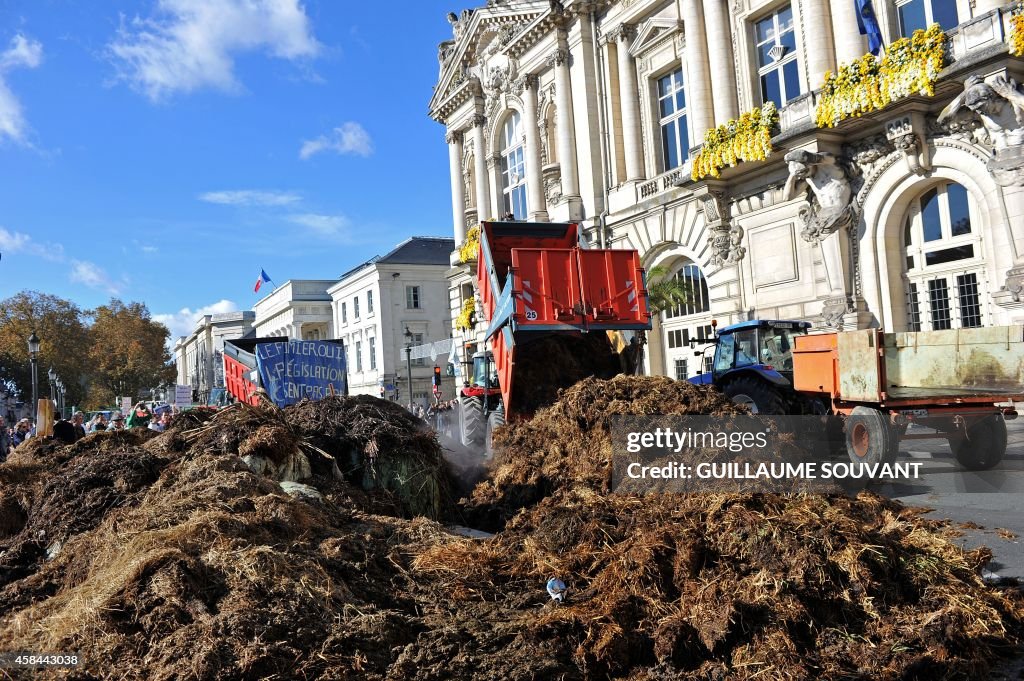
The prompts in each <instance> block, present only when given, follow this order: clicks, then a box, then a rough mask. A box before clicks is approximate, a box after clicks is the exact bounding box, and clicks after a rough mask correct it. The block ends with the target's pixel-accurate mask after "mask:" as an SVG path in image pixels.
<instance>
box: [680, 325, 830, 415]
mask: <svg viewBox="0 0 1024 681" xmlns="http://www.w3.org/2000/svg"><path fill="white" fill-rule="evenodd" d="M809 328H811V324H810V323H809V322H800V321H781V320H765V319H755V320H751V321H747V322H740V323H738V324H732V325H730V326H726V327H725V328H723V329H721V330H719V331H718V333H717V338H716V339H715V342H714V348H715V355H714V360H713V361H712V363H711V371H710V372H708V373H704V374H700V375H698V376H694V377H693V378H691V379H690V382H691V383H696V384H698V385H709V384H711V385H716V386H719V387H720V388H722V390H723V391H724V392H725V394H726V395H729V396H730V397H732V398H733V400H734V401H736V402H739V403H742V404H745V405H747V406H748V407H750V408H751V410H752V411H754V412H755V413H757V412H768V413H782V412H781V411H779V409H780V405H779V404H777V402H779V401H780V400H779V399H777V397H779V395H778V391H780V390H782V391H785V392H790V391H791V390H792V385H793V348H794V347H795V338H796V337H797V336H802V335H805V334H806V333H807V330H808V329H809ZM698 354H699V353H698Z"/></svg>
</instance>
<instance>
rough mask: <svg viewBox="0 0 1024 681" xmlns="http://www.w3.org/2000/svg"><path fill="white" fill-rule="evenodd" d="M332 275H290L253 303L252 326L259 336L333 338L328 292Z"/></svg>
mask: <svg viewBox="0 0 1024 681" xmlns="http://www.w3.org/2000/svg"><path fill="white" fill-rule="evenodd" d="M334 282H335V280H334V279H295V280H292V279H289V280H288V281H286V282H285V283H284V284H282V285H281V286H279V287H277V288H275V289H274V290H273V291H272V292H271V293H270V294H269V295H267V296H266V297H264V298H263V299H261V300H260V301H259V302H257V303H256V305H254V306H253V311H254V312H255V313H256V321H255V323H254V327H255V329H256V335H257V336H259V337H260V338H265V337H268V336H287V337H288V338H290V339H292V340H327V339H330V338H334V337H335V336H334V333H335V327H334V325H333V321H332V315H331V296H330V294H328V293H327V289H328V288H330V287H331V285H333V284H334Z"/></svg>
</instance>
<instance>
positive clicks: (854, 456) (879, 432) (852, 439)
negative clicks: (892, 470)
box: [846, 407, 900, 464]
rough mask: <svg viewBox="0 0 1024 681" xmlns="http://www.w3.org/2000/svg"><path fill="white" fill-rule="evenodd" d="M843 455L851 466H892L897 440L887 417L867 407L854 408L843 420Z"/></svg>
mask: <svg viewBox="0 0 1024 681" xmlns="http://www.w3.org/2000/svg"><path fill="white" fill-rule="evenodd" d="M846 453H847V455H848V456H849V457H850V461H852V462H853V463H863V464H875V463H881V464H885V463H893V462H894V461H896V457H897V456H898V455H899V453H900V437H899V433H898V432H897V430H896V428H895V427H894V426H893V424H892V422H890V421H889V417H888V416H886V415H885V414H883V413H882V412H880V411H878V410H877V409H872V408H871V407H854V408H853V413H852V414H850V416H849V418H847V419H846Z"/></svg>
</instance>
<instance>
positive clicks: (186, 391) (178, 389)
mask: <svg viewBox="0 0 1024 681" xmlns="http://www.w3.org/2000/svg"><path fill="white" fill-rule="evenodd" d="M174 404H175V405H176V406H177V407H178V408H179V409H187V408H188V407H191V406H192V386H190V385H175V386H174Z"/></svg>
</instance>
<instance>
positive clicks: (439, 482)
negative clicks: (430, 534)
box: [284, 395, 452, 518]
mask: <svg viewBox="0 0 1024 681" xmlns="http://www.w3.org/2000/svg"><path fill="white" fill-rule="evenodd" d="M284 415H285V419H286V420H287V421H288V423H289V424H291V425H292V427H294V428H295V430H296V432H297V433H298V434H299V436H300V437H302V438H303V439H304V440H306V441H307V442H309V443H310V444H312V445H314V446H315V447H316V448H317V449H319V450H321V451H323V452H325V453H327V454H329V455H330V456H331V457H332V458H333V459H334V460H335V461H336V462H337V464H338V467H339V469H340V473H341V475H342V476H343V477H344V478H345V479H346V480H347V481H348V482H349V483H351V484H353V485H355V486H357V487H361V488H362V489H364V490H371V491H372V490H381V491H383V492H385V493H386V494H388V495H390V496H391V497H392V498H393V499H394V502H395V503H396V504H397V505H398V507H399V508H400V509H401V512H402V515H406V516H409V517H413V516H426V517H428V518H440V517H442V516H444V515H447V513H448V512H449V511H450V509H451V504H452V493H451V490H452V479H451V474H450V473H449V470H448V467H447V465H446V464H445V461H444V458H443V456H442V451H441V447H440V445H439V444H438V442H437V438H436V437H435V435H434V433H433V432H432V431H430V430H429V429H428V428H427V427H426V425H425V424H424V423H423V421H421V420H419V419H417V418H415V417H414V416H412V415H411V414H410V413H409V412H408V411H406V410H405V409H403V408H402V407H401V406H399V405H398V404H397V403H395V402H389V401H386V400H381V399H378V398H376V397H371V396H369V395H355V396H351V397H348V396H346V397H341V396H338V397H328V398H325V399H322V400H318V401H311V400H302V401H301V402H298V403H297V404H294V405H292V406H289V407H286V408H285V410H284Z"/></svg>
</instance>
